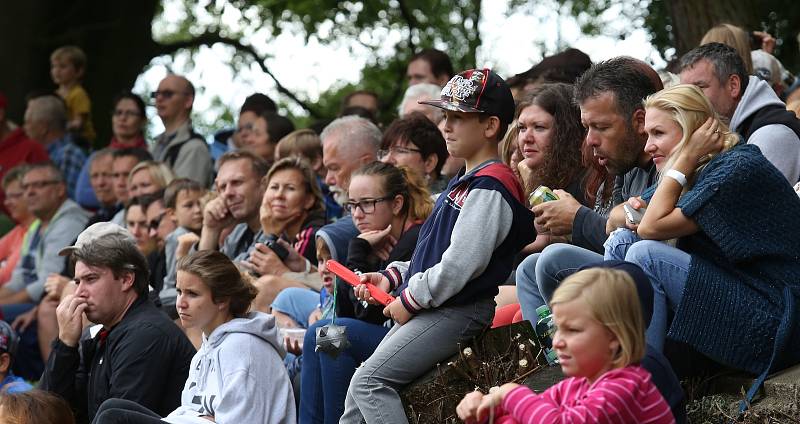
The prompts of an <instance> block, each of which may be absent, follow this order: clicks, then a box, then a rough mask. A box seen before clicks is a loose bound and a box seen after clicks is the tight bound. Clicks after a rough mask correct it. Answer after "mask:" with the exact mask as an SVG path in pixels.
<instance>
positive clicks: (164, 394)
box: [41, 299, 195, 423]
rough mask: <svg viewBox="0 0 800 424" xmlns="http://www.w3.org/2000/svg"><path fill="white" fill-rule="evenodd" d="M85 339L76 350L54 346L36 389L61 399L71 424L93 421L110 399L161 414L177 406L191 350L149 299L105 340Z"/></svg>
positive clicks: (140, 301)
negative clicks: (73, 418)
mask: <svg viewBox="0 0 800 424" xmlns="http://www.w3.org/2000/svg"><path fill="white" fill-rule="evenodd" d="M99 339H100V337H99V335H98V336H95V337H94V338H86V339H84V340H82V341H81V342H80V349H79V348H77V347H69V346H67V345H65V344H63V343H61V341H60V340H58V339H56V340H55V341H54V342H53V351H52V352H51V353H50V357H49V358H48V359H47V365H46V368H45V371H44V374H43V375H42V380H41V388H42V389H44V390H48V391H50V392H53V393H57V394H58V395H60V396H62V397H63V398H64V399H66V400H67V401H68V402H69V404H70V406H71V407H72V409H73V411H74V412H75V416H76V422H78V423H88V422H90V421H92V420H93V419H94V416H95V414H96V413H97V409H98V408H99V407H100V404H101V403H103V401H105V400H106V399H109V398H122V399H127V400H130V401H134V402H136V403H138V404H140V405H142V406H145V407H147V408H149V409H150V410H152V411H153V412H155V413H157V414H159V415H161V416H166V415H168V414H169V413H170V412H172V411H173V410H174V409H175V408H177V407H178V406H180V403H181V390H183V386H184V384H185V383H186V378H187V377H188V375H189V363H190V362H191V360H192V356H194V354H195V349H194V347H193V346H192V344H191V343H190V342H189V339H187V338H186V336H185V335H184V334H183V332H182V331H181V330H180V329H179V328H178V326H177V325H175V323H173V322H172V321H170V320H169V318H168V317H167V316H166V315H165V314H164V313H163V312H161V311H159V310H158V309H156V307H155V305H153V303H152V302H151V301H150V300H149V299H137V300H136V301H135V302H134V303H133V305H131V307H130V309H129V310H128V312H127V313H126V314H125V316H124V317H123V318H122V321H120V322H119V324H117V325H116V326H115V327H114V328H112V329H111V331H110V332H109V333H108V336H107V337H106V339H105V342H103V343H100V341H99Z"/></svg>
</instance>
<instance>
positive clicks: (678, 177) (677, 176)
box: [664, 169, 687, 187]
mask: <svg viewBox="0 0 800 424" xmlns="http://www.w3.org/2000/svg"><path fill="white" fill-rule="evenodd" d="M664 176H667V177H670V178H672V179H673V180H675V181H677V182H678V184H680V185H681V187H686V183H687V181H686V175H683V172H681V171H677V170H674V169H670V170H669V171H667V173H666V174H664Z"/></svg>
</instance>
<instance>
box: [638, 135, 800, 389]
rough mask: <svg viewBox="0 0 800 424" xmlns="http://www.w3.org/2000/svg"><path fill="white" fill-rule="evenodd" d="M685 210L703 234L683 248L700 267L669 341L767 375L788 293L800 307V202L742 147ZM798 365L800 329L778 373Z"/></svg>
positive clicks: (688, 198) (725, 158) (701, 182)
mask: <svg viewBox="0 0 800 424" xmlns="http://www.w3.org/2000/svg"><path fill="white" fill-rule="evenodd" d="M652 193H653V191H649V192H648V193H647V194H648V199H647V200H649V197H650V196H652ZM677 207H679V208H680V209H681V211H682V212H683V214H684V215H685V216H687V217H689V218H692V219H693V220H695V221H696V222H697V224H698V226H699V227H700V230H699V231H698V232H697V233H695V234H693V235H691V236H688V237H685V238H683V239H681V240H680V241H679V243H678V247H679V248H680V249H681V250H684V251H686V252H688V253H690V254H691V257H692V260H691V265H690V267H689V276H688V280H687V282H686V287H685V288H684V292H683V298H682V300H681V303H680V305H679V306H678V309H677V311H676V312H675V317H674V320H673V321H672V325H671V326H670V329H669V333H668V334H667V336H668V337H669V338H671V339H673V340H677V341H680V342H684V343H688V344H689V345H691V346H693V347H694V348H695V349H697V350H698V351H700V352H701V353H703V354H705V355H707V356H709V357H710V358H712V359H714V360H717V361H719V362H721V363H723V364H726V365H728V366H732V367H734V368H738V369H742V370H745V371H749V372H752V373H754V374H759V373H761V372H763V371H764V370H765V369H766V368H767V367H768V366H769V364H770V358H771V355H772V352H773V346H774V342H775V336H776V332H777V329H778V324H779V322H780V320H781V318H782V317H783V315H784V305H785V304H786V303H785V301H784V297H783V290H784V287H789V288H791V291H792V293H793V295H794V299H795V306H797V305H800V302H798V300H800V198H798V196H797V194H796V193H795V192H794V191H793V190H792V187H791V186H790V185H789V183H788V182H787V181H786V178H785V177H784V176H783V175H782V174H781V173H780V172H779V171H778V170H777V169H776V168H775V167H774V166H773V165H772V164H771V163H770V162H769V161H768V160H767V159H766V158H765V157H764V156H763V155H762V154H761V151H760V150H759V149H758V147H756V146H753V145H749V144H740V145H737V146H736V147H734V148H733V149H731V150H729V151H727V152H725V153H723V154H721V155H719V156H717V157H715V158H714V159H713V160H712V161H711V162H710V163H709V164H708V165H707V166H706V168H705V169H703V170H702V171H701V172H700V174H699V175H698V176H697V180H696V182H695V184H694V186H693V187H692V188H691V189H690V190H689V191H687V192H686V193H685V194H684V195H683V196H681V198H680V200H679V201H678V204H677ZM794 309H795V310H794V311H792V312H793V314H794V320H795V321H796V320H797V319H800V308H798V307H795V308H794ZM798 362H800V323H798V324H797V325H794V328H793V331H792V333H790V334H789V335H788V343H787V345H786V348H785V349H784V350H783V352H782V353H781V354H780V355H779V356H778V357H777V359H776V361H775V364H773V367H772V370H773V371H775V370H779V369H782V368H785V367H788V366H790V365H792V364H795V363H798Z"/></svg>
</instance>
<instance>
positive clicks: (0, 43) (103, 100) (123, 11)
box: [0, 0, 160, 146]
mask: <svg viewBox="0 0 800 424" xmlns="http://www.w3.org/2000/svg"><path fill="white" fill-rule="evenodd" d="M159 4H160V2H159V1H158V0H136V1H103V0H71V1H70V0H30V1H4V2H3V8H2V9H3V13H2V14H0V59H2V61H1V63H2V64H3V66H2V67H0V91H3V92H4V93H5V94H6V96H7V97H8V110H7V113H8V116H9V118H10V119H12V120H14V121H15V122H17V123H21V122H22V118H23V114H24V111H25V96H26V95H27V94H28V93H30V92H32V91H34V90H45V91H52V90H54V89H55V88H56V87H55V85H54V84H53V82H52V80H51V79H50V62H49V60H50V53H51V52H52V51H53V50H54V49H56V48H58V47H59V46H63V45H67V44H73V45H77V46H79V47H80V48H82V49H83V50H84V52H85V53H86V56H87V58H88V65H87V70H86V74H85V76H84V81H83V86H84V88H86V91H87V92H88V93H89V97H90V99H91V100H92V117H93V123H94V126H95V129H96V130H97V140H96V142H95V144H96V145H98V146H102V145H105V144H107V143H108V141H109V139H110V138H111V115H110V111H111V107H112V104H111V103H112V101H113V98H114V96H115V95H116V94H117V93H119V92H120V91H122V90H129V89H131V88H132V87H133V84H134V82H135V81H136V78H137V76H138V75H139V74H140V73H141V72H142V70H143V69H144V67H145V66H147V64H148V63H150V60H151V59H152V58H153V57H154V56H155V55H156V52H157V51H158V45H157V44H156V43H155V42H154V41H153V38H152V33H151V25H152V22H153V18H154V16H155V14H156V11H157V8H158V7H159Z"/></svg>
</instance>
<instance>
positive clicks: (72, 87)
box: [50, 46, 95, 147]
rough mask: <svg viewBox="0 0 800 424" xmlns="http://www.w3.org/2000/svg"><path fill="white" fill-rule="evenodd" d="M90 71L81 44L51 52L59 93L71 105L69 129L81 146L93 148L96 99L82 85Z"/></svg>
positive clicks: (69, 106)
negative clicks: (93, 101)
mask: <svg viewBox="0 0 800 424" xmlns="http://www.w3.org/2000/svg"><path fill="white" fill-rule="evenodd" d="M85 71H86V54H85V53H84V52H83V50H81V49H80V48H78V47H75V46H63V47H59V48H58V49H56V50H55V51H54V52H53V54H51V55H50V76H51V77H52V78H53V82H54V83H56V84H58V89H57V90H56V93H57V94H58V95H59V96H61V98H62V99H64V102H65V103H66V104H67V116H68V121H67V130H68V131H69V132H71V133H72V134H73V135H74V136H75V140H74V141H75V142H76V144H78V145H79V146H84V147H89V146H91V144H92V143H93V142H94V139H95V132H94V126H93V125H92V102H91V101H90V100H89V95H88V94H87V93H86V90H84V89H83V86H81V79H82V78H83V75H84V72H85Z"/></svg>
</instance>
